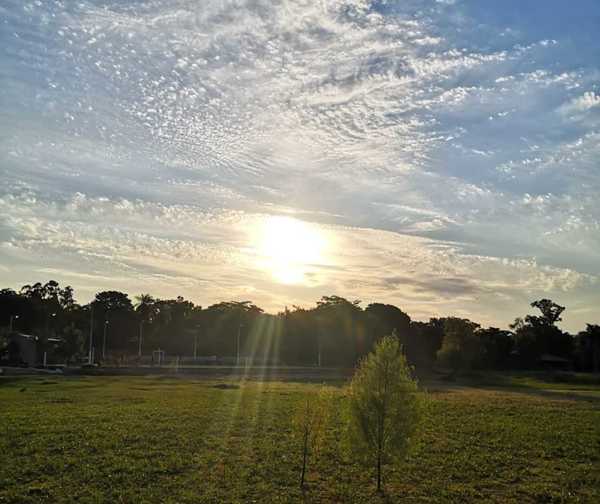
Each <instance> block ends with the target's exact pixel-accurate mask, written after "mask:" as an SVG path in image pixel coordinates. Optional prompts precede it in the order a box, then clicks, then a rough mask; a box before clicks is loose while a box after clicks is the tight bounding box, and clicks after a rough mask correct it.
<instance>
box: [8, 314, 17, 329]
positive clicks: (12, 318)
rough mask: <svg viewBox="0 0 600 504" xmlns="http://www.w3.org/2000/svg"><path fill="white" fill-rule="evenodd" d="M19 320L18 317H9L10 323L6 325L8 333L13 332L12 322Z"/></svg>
mask: <svg viewBox="0 0 600 504" xmlns="http://www.w3.org/2000/svg"><path fill="white" fill-rule="evenodd" d="M18 318H19V316H18V315H11V316H10V322H9V323H8V332H12V330H13V320H17V319H18Z"/></svg>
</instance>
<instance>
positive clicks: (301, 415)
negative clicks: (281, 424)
mask: <svg viewBox="0 0 600 504" xmlns="http://www.w3.org/2000/svg"><path fill="white" fill-rule="evenodd" d="M330 401H331V395H330V393H329V391H328V390H327V389H325V388H324V387H323V388H321V390H320V391H319V394H318V395H317V396H316V397H315V396H314V395H311V396H308V397H307V398H306V401H305V402H304V403H303V404H302V405H301V406H300V408H299V409H298V410H297V411H296V415H295V417H294V421H293V425H294V435H295V437H296V438H297V439H298V441H299V445H300V451H301V453H302V470H301V472H300V488H303V487H304V481H305V479H306V467H307V465H308V458H309V456H310V455H311V454H316V453H317V452H318V450H319V448H320V447H321V444H322V442H323V434H324V430H325V426H326V424H327V420H328V416H329V408H330Z"/></svg>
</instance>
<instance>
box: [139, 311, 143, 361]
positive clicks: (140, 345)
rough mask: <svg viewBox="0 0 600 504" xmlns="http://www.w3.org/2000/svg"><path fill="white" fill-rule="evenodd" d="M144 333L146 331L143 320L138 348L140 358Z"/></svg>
mask: <svg viewBox="0 0 600 504" xmlns="http://www.w3.org/2000/svg"><path fill="white" fill-rule="evenodd" d="M143 331H144V321H143V320H142V321H141V322H140V338H139V346H138V357H140V358H141V357H142V338H143Z"/></svg>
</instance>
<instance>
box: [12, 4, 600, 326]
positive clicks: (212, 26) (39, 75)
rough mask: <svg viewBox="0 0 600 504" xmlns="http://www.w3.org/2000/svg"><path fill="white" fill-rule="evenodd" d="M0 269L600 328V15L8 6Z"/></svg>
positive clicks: (159, 291)
mask: <svg viewBox="0 0 600 504" xmlns="http://www.w3.org/2000/svg"><path fill="white" fill-rule="evenodd" d="M0 18H1V19H2V22H3V24H4V25H5V27H7V26H9V27H10V30H8V29H7V30H3V31H2V33H0V43H1V46H2V49H1V51H2V61H3V65H2V66H0V84H2V85H1V86H0V106H1V107H2V109H3V111H4V114H3V115H2V117H0V145H1V149H0V179H1V180H2V182H3V183H2V184H1V187H0V216H1V217H0V274H1V275H2V278H3V284H5V285H10V286H14V288H15V289H16V290H18V289H19V288H20V287H21V286H22V285H24V284H27V283H33V282H35V281H38V280H39V279H40V278H41V279H43V280H49V279H51V278H52V279H55V280H57V281H59V282H60V283H61V284H69V285H72V286H73V288H74V289H75V290H76V294H77V298H78V299H79V300H80V302H81V301H82V300H84V299H85V300H88V299H89V300H90V301H91V300H92V299H93V296H94V294H95V293H96V292H98V291H102V290H109V289H110V290H119V291H122V292H127V293H128V294H129V295H130V296H131V297H132V298H133V297H134V296H135V295H136V294H139V293H142V292H149V293H151V294H152V295H156V296H158V297H160V298H175V297H176V296H178V295H181V296H183V297H185V298H186V299H188V300H191V301H193V302H194V303H197V304H199V305H201V306H203V307H205V306H208V304H209V303H217V302H220V301H228V300H232V299H240V300H242V299H249V300H251V301H252V302H253V303H255V304H256V305H258V306H260V307H262V308H263V309H265V311H267V312H270V313H276V312H277V311H281V310H283V308H284V307H285V306H292V303H290V301H294V303H293V304H296V305H298V306H304V307H310V306H313V305H314V304H315V302H316V301H317V300H318V299H320V298H321V296H325V295H331V294H336V295H340V296H343V297H345V298H347V299H350V300H353V299H360V300H362V305H363V306H365V305H367V304H369V303H371V302H380V303H388V304H392V305H395V306H398V307H399V308H401V309H402V310H403V311H405V312H406V313H408V314H409V315H410V316H411V318H413V319H414V320H428V319H429V318H430V317H444V316H447V315H455V316H459V317H464V318H469V319H471V320H473V321H475V322H478V323H481V324H482V325H483V326H496V327H502V328H504V327H507V326H508V325H509V324H510V323H511V322H512V321H513V320H514V319H515V318H516V317H518V316H524V315H525V314H527V313H531V312H533V311H534V310H533V309H532V308H530V307H529V303H531V301H533V300H535V299H540V298H550V299H552V300H553V301H555V302H557V303H559V304H560V305H563V306H566V311H565V314H564V321H563V322H562V324H561V325H562V327H564V328H565V329H566V330H568V331H570V332H573V333H576V332H578V331H580V330H583V329H584V328H585V324H586V323H596V324H597V323H600V309H599V306H600V291H599V288H598V287H599V279H600V203H599V202H598V198H597V194H598V189H600V171H599V169H598V168H599V166H598V159H600V156H599V155H600V64H599V63H598V62H599V61H600V46H599V45H598V44H597V41H596V39H597V28H598V20H600V4H598V2H593V1H591V0H584V1H581V2H579V3H577V5H567V4H565V3H564V2H559V1H557V0H552V1H549V2H548V1H547V2H530V3H528V4H527V5H522V3H519V2H516V1H515V0H511V1H508V2H502V4H501V5H497V4H495V3H494V4H492V3H491V2H489V3H486V5H483V4H482V3H481V2H476V1H475V0H414V1H409V2H401V3H400V2H398V3H393V2H391V3H388V2H384V1H359V0H356V1H351V0H344V1H341V2H332V3H328V2H323V3H319V4H315V5H312V4H296V3H290V2H250V3H247V2H225V1H214V2H207V3H206V4H205V5H202V6H201V7H198V5H197V4H196V3H195V2H192V1H191V0H190V1H187V0H182V1H172V0H169V1H154V2H150V3H146V4H141V3H139V2H133V1H131V2H126V1H108V2H104V1H103V2H100V1H82V2H79V3H78V4H77V5H66V6H65V5H63V4H61V3H42V2H32V3H28V4H25V5H23V4H21V2H18V1H17V0H9V1H8V3H7V4H6V5H5V6H3V7H0Z"/></svg>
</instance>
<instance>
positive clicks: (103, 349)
mask: <svg viewBox="0 0 600 504" xmlns="http://www.w3.org/2000/svg"><path fill="white" fill-rule="evenodd" d="M107 329H108V320H105V321H104V335H103V336H102V360H104V358H105V357H106V330H107Z"/></svg>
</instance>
